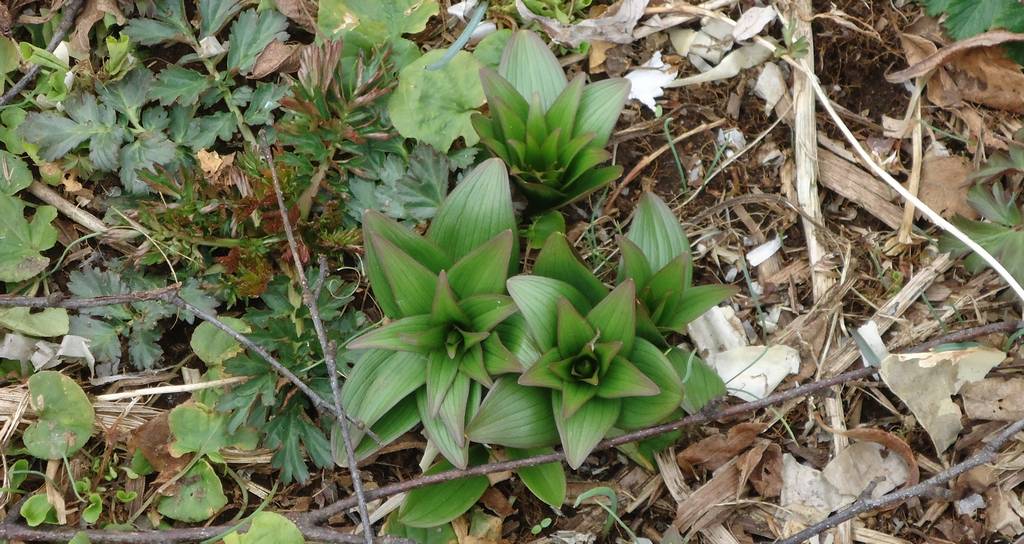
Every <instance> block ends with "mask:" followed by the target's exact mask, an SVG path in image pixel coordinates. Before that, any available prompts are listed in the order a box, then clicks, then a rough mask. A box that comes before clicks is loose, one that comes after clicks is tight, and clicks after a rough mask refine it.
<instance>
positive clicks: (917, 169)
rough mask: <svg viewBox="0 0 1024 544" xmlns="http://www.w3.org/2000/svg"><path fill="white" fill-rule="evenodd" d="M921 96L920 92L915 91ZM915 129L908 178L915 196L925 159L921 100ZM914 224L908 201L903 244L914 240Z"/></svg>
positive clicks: (916, 105)
mask: <svg viewBox="0 0 1024 544" xmlns="http://www.w3.org/2000/svg"><path fill="white" fill-rule="evenodd" d="M923 85H924V83H923V82H922V81H921V78H918V79H917V86H918V87H922V86H923ZM915 94H916V95H917V96H918V97H920V92H917V93H915ZM913 110H914V130H913V132H912V133H911V136H910V141H911V146H912V151H911V158H910V159H911V164H910V179H909V180H908V182H909V183H908V184H907V185H908V187H907V190H908V191H910V193H911V194H912V195H914V196H915V197H916V196H917V194H918V191H919V190H920V188H921V163H922V162H923V161H924V156H923V155H924V151H923V149H922V147H923V144H922V142H921V139H922V136H921V132H922V131H921V100H920V98H918V100H915V101H914V104H913ZM913 226H914V204H913V203H909V202H908V203H907V205H906V206H904V207H903V221H902V222H901V223H900V233H899V237H898V238H897V240H899V242H900V243H901V244H909V243H911V242H912V240H911V238H910V230H911V228H913Z"/></svg>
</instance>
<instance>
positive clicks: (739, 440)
mask: <svg viewBox="0 0 1024 544" xmlns="http://www.w3.org/2000/svg"><path fill="white" fill-rule="evenodd" d="M764 429H765V425H764V424H763V423H754V422H748V423H740V424H738V425H734V426H733V427H732V428H731V429H729V432H728V433H726V434H716V435H712V436H709V437H707V438H705V439H703V440H701V441H700V442H697V443H696V444H692V445H690V446H689V447H688V448H686V449H685V450H683V451H681V452H679V455H677V456H676V460H677V461H678V462H679V463H680V464H684V463H685V464H688V465H704V466H705V467H706V468H708V469H709V470H715V469H717V468H718V467H720V466H722V465H724V464H726V463H728V462H729V461H730V460H731V459H733V458H734V457H736V455H737V454H739V453H740V452H741V451H743V450H745V449H747V448H749V447H750V445H751V444H753V443H754V439H756V438H757V435H758V434H759V433H760V432H761V431H763V430H764Z"/></svg>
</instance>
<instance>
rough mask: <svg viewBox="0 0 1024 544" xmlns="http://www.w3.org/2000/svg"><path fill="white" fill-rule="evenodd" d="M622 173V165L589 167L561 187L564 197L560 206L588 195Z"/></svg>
mask: <svg viewBox="0 0 1024 544" xmlns="http://www.w3.org/2000/svg"><path fill="white" fill-rule="evenodd" d="M621 175H622V167H621V166H619V165H613V166H605V167H602V168H591V169H589V170H586V171H585V172H583V173H582V175H580V176H579V177H578V178H575V181H573V182H572V183H570V184H569V185H568V186H566V187H565V188H564V189H563V192H564V193H565V195H566V196H565V198H564V199H563V200H562V204H559V205H560V206H564V205H566V204H572V203H573V202H576V201H578V200H580V199H583V198H586V197H588V196H590V194H591V193H593V192H594V191H597V190H598V189H601V188H602V187H604V186H605V185H608V184H609V183H611V182H612V181H614V180H616V179H618V177H619V176H621Z"/></svg>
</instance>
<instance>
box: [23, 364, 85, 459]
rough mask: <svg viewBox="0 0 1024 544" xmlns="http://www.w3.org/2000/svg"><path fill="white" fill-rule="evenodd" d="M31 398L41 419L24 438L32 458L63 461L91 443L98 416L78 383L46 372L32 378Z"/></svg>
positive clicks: (52, 372) (26, 431) (29, 389)
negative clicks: (94, 421)
mask: <svg viewBox="0 0 1024 544" xmlns="http://www.w3.org/2000/svg"><path fill="white" fill-rule="evenodd" d="M28 395H29V397H28V398H29V402H30V403H31V405H32V408H33V409H34V410H35V412H36V417H37V420H36V422H35V423H33V424H32V425H30V426H29V427H28V428H27V429H25V432H24V434H23V435H22V440H23V441H24V442H25V449H26V450H28V453H29V455H32V456H34V457H38V458H40V459H51V460H52V459H63V458H65V457H71V455H72V454H74V453H75V452H77V451H78V450H80V449H82V446H84V445H85V443H86V442H88V441H89V436H90V435H92V426H93V420H94V419H95V417H96V415H95V412H94V411H93V407H92V403H91V402H89V398H88V397H87V396H86V395H85V391H82V388H81V387H79V386H78V384H76V383H75V382H74V380H72V379H71V378H68V377H67V376H64V375H63V374H61V373H59V372H54V371H51V370H44V371H42V372H38V373H36V374H33V375H32V377H31V378H29V379H28Z"/></svg>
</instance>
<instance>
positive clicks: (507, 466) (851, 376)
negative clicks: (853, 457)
mask: <svg viewBox="0 0 1024 544" xmlns="http://www.w3.org/2000/svg"><path fill="white" fill-rule="evenodd" d="M876 372H878V369H877V368H859V369H857V370H851V371H849V372H846V373H843V374H838V375H836V376H833V377H832V378H828V379H825V380H821V381H817V382H812V383H808V384H805V385H801V386H799V387H794V388H792V389H789V390H786V391H783V392H781V393H775V394H774V395H769V396H767V397H765V398H763V399H760V400H756V401H753V402H745V403H743V404H737V405H734V406H729V407H726V408H712V409H705V410H703V411H701V412H698V413H696V414H693V415H691V416H686V417H684V418H681V419H677V420H674V421H669V422H668V423H662V424H661V425H654V426H651V427H645V428H643V429H640V430H638V431H633V432H629V433H626V434H623V435H620V436H617V437H615V438H609V439H607V440H603V441H601V443H599V444H598V445H597V447H595V448H594V451H600V450H606V449H609V448H614V447H615V446H621V445H623V444H628V443H630V442H636V441H638V440H645V439H647V438H651V437H654V436H658V435H662V434H665V433H668V432H672V431H677V430H679V429H682V428H684V427H690V426H693V425H699V424H702V423H707V422H710V421H715V420H719V419H725V418H730V417H734V416H738V415H743V414H747V413H750V412H754V411H757V410H760V409H761V408H767V407H768V406H772V405H775V404H781V403H783V402H786V401H788V400H790V399H794V398H797V397H803V396H806V395H811V394H815V393H819V392H821V391H823V390H825V389H828V388H830V387H833V386H836V385H840V384H843V383H846V382H849V381H853V380H859V379H861V378H866V377H868V376H871V375H872V374H874V373H876ZM564 459H565V454H564V453H562V452H561V451H556V452H554V453H547V454H543V455H535V456H533V457H526V458H523V459H516V460H514V461H502V462H499V463H488V464H486V465H478V466H475V467H470V468H467V469H462V470H459V469H455V470H448V471H445V472H439V473H437V474H429V475H425V476H420V477H418V478H413V479H412V480H407V481H404V482H398V483H394V484H390V485H385V486H382V487H378V488H377V489H371V490H369V491H367V492H366V498H367V499H368V500H375V499H380V498H384V497H390V496H392V495H397V494H398V493H404V492H406V491H410V490H413V489H416V488H419V487H423V486H427V485H432V484H439V483H442V482H448V481H451V480H457V479H459V478H467V477H469V476H483V475H486V474H492V473H494V472H503V471H506V470H517V469H521V468H526V467H532V466H536V465H542V464H545V463H552V462H560V461H562V460H564ZM356 504H357V502H356V500H355V498H353V497H347V498H344V499H341V500H339V501H337V502H335V503H333V504H330V505H328V506H325V507H323V508H321V509H319V510H313V511H311V512H307V513H305V514H302V515H300V516H299V518H300V519H301V520H302V521H303V522H312V523H322V522H323V521H325V520H327V518H329V517H331V516H333V515H335V514H338V513H340V512H344V511H346V510H349V509H351V508H352V507H354V506H356Z"/></svg>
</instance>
